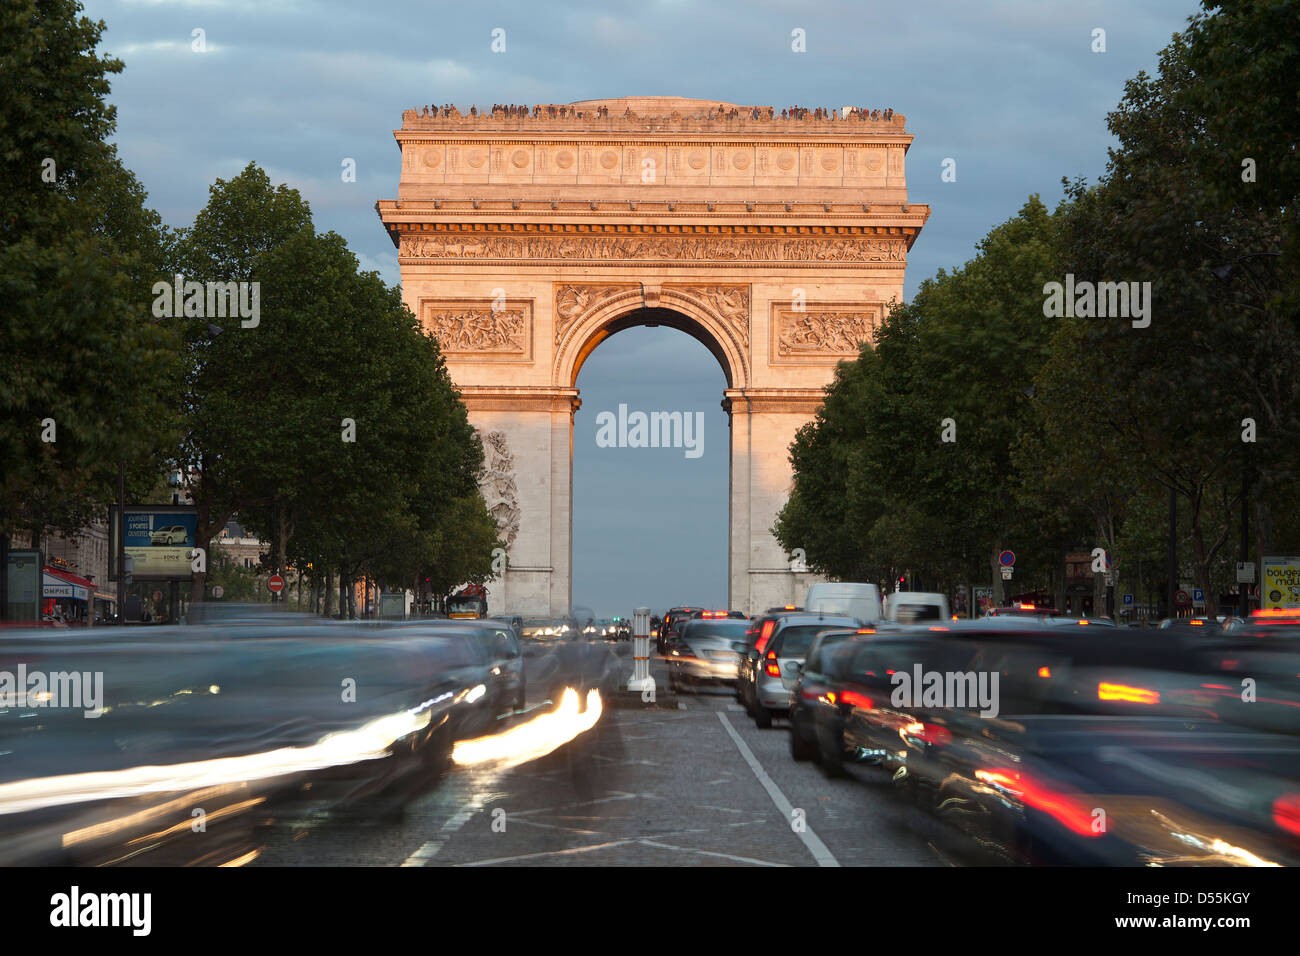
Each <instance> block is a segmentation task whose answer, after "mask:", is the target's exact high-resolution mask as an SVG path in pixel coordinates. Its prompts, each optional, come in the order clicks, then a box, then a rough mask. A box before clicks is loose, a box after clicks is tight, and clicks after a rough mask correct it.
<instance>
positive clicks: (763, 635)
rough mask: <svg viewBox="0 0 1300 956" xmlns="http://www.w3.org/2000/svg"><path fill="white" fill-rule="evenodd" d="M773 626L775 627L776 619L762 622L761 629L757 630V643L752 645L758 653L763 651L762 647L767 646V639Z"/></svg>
mask: <svg viewBox="0 0 1300 956" xmlns="http://www.w3.org/2000/svg"><path fill="white" fill-rule="evenodd" d="M775 627H776V621H764V622H763V630H762V631H760V632H759V635H758V643H757V644H756V645H755V646H754V649H755V650H757V651H758V652H759V653H760V654H762V653H763V648H765V647H767V641H768V639H769V638H770V637H771V636H772V630H773V628H775Z"/></svg>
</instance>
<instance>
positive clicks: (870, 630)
mask: <svg viewBox="0 0 1300 956" xmlns="http://www.w3.org/2000/svg"><path fill="white" fill-rule="evenodd" d="M858 633H859V634H875V633H876V629H875V628H874V627H860V628H858Z"/></svg>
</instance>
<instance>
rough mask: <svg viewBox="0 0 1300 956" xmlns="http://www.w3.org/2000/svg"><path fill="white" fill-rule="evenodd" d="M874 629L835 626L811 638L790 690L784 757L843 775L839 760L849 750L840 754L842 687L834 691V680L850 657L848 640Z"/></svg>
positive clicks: (866, 635)
mask: <svg viewBox="0 0 1300 956" xmlns="http://www.w3.org/2000/svg"><path fill="white" fill-rule="evenodd" d="M877 633H879V632H878V631H877V630H876V628H874V627H860V628H837V629H832V630H825V631H822V632H821V633H819V634H818V635H817V636H816V637H815V638H813V642H812V646H811V647H809V648H808V656H807V657H806V658H805V659H804V663H803V666H802V667H800V668H799V677H798V678H797V679H796V680H795V684H794V690H793V691H792V692H791V694H790V756H791V757H792V758H793V759H794V760H800V761H802V760H812V761H814V762H816V763H817V764H819V765H820V766H821V768H822V770H823V771H824V772H825V773H826V775H827V776H831V777H837V776H841V775H842V774H843V772H844V771H843V767H844V761H845V760H846V759H849V757H850V754H854V753H855V751H850V754H846V753H845V746H844V709H843V706H842V704H841V696H842V694H843V691H842V690H837V687H838V686H839V684H838V682H840V681H842V678H843V671H844V668H845V667H846V665H847V664H848V663H849V662H850V661H851V660H852V651H853V642H854V641H858V640H864V641H868V640H872V639H873V638H874V637H875V635H876V634H877ZM850 700H851V698H850ZM846 703H847V702H846Z"/></svg>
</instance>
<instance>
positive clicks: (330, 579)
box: [325, 568, 334, 617]
mask: <svg viewBox="0 0 1300 956" xmlns="http://www.w3.org/2000/svg"><path fill="white" fill-rule="evenodd" d="M333 605H334V569H333V568H327V569H326V571H325V616H326V617H330V616H331V615H332V612H333V610H334V607H333Z"/></svg>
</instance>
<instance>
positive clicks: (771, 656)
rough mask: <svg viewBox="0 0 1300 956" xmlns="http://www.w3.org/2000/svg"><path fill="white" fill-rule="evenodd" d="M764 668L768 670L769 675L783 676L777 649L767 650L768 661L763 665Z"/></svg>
mask: <svg viewBox="0 0 1300 956" xmlns="http://www.w3.org/2000/svg"><path fill="white" fill-rule="evenodd" d="M763 670H764V671H766V672H767V676H768V677H780V676H781V665H780V664H778V663H777V662H776V651H768V652H767V663H766V664H764V665H763Z"/></svg>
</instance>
